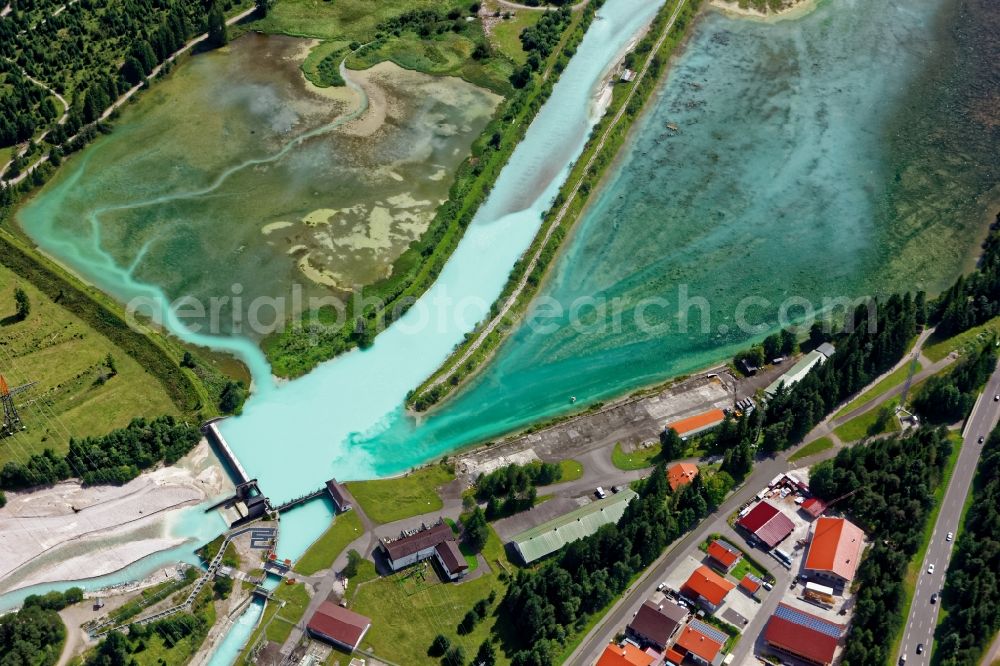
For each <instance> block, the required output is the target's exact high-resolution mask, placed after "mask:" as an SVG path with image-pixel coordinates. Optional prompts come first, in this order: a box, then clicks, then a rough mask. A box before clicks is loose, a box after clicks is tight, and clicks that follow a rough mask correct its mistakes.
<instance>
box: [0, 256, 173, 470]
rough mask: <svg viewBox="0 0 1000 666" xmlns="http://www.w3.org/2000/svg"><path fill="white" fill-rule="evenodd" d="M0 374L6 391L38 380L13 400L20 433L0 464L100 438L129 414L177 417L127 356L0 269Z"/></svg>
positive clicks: (2, 451)
mask: <svg viewBox="0 0 1000 666" xmlns="http://www.w3.org/2000/svg"><path fill="white" fill-rule="evenodd" d="M16 287H20V288H22V289H24V291H25V292H26V293H27V294H28V300H29V302H30V304H31V311H30V314H29V315H28V317H27V319H25V320H24V321H18V320H17V319H16V317H15V316H14V312H15V310H14V308H15V306H14V289H15V288H16ZM109 354H110V355H111V356H112V358H113V361H114V366H115V370H116V372H117V374H114V375H112V373H111V370H110V368H109V367H108V355H109ZM0 373H2V374H3V375H4V377H5V378H6V380H7V383H8V384H9V385H10V386H11V387H14V386H19V385H21V384H25V383H28V382H38V383H37V384H36V385H35V386H33V387H32V388H30V389H28V390H27V391H25V392H24V393H22V394H20V395H19V396H18V397H17V398H16V400H15V404H16V405H17V407H18V409H19V411H20V414H21V418H22V419H23V421H24V424H25V426H27V430H25V431H24V432H22V433H20V434H18V435H17V436H16V437H14V438H11V439H7V440H4V442H3V444H4V445H3V446H0V465H2V464H4V463H6V462H8V461H10V460H21V461H24V459H26V458H27V456H29V455H31V454H32V453H38V452H41V451H42V449H44V448H51V449H53V450H55V451H56V452H57V453H62V452H65V451H66V450H67V449H68V447H69V438H70V437H71V436H73V437H82V436H89V435H102V434H106V433H107V432H109V431H111V430H113V429H115V428H120V427H124V426H125V425H127V424H128V422H129V421H130V420H132V419H133V418H135V417H137V416H158V415H161V414H174V415H177V414H178V413H179V412H178V410H177V408H176V406H175V405H174V403H173V401H171V399H170V396H169V395H167V392H166V390H165V389H164V388H163V385H162V384H161V383H160V382H159V381H157V379H156V377H154V376H153V375H152V374H150V373H149V372H148V371H146V370H145V369H144V368H143V367H142V366H140V365H139V363H138V362H136V361H135V360H134V359H133V358H132V357H131V356H129V355H128V354H127V353H126V352H125V351H123V350H122V349H121V348H120V347H118V346H116V345H115V344H113V343H112V342H111V341H110V340H108V339H107V338H106V337H104V336H102V335H101V334H99V333H98V332H97V331H95V330H94V329H93V328H91V327H90V326H88V325H87V324H86V323H84V321H83V320H81V319H80V318H79V317H77V316H75V315H74V314H72V313H71V312H69V311H68V310H66V309H65V308H63V307H61V306H59V305H57V304H56V303H55V302H53V301H52V300H51V299H49V298H48V297H46V296H45V295H43V294H42V293H41V292H40V291H39V290H38V289H36V288H35V286H34V285H32V284H31V283H29V282H28V281H26V280H22V279H20V278H18V277H17V276H16V275H15V274H14V273H13V272H12V271H10V269H8V268H7V267H5V266H2V265H0Z"/></svg>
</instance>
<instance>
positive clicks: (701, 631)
mask: <svg viewBox="0 0 1000 666" xmlns="http://www.w3.org/2000/svg"><path fill="white" fill-rule="evenodd" d="M727 638H728V636H726V634H724V633H723V632H721V631H719V630H718V629H716V628H715V627H712V626H709V625H707V624H705V623H704V622H702V621H700V620H691V621H690V622H688V624H687V626H686V627H684V631H682V632H681V635H680V636H679V637H678V638H677V642H676V643H674V647H673V649H672V650H671V652H672V653H674V654H676V655H682V656H683V657H687V658H689V659H690V660H691V661H693V662H695V663H696V664H705V665H707V664H712V663H714V662H715V659H716V657H718V656H719V653H720V652H722V646H724V645H725V644H726V639H727ZM667 658H668V659H670V660H673V655H671V654H668V655H667ZM677 663H680V662H677Z"/></svg>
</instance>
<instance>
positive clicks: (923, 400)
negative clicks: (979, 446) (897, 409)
mask: <svg viewBox="0 0 1000 666" xmlns="http://www.w3.org/2000/svg"><path fill="white" fill-rule="evenodd" d="M996 365H997V354H996V346H995V343H994V341H993V340H992V339H991V340H989V341H987V343H986V344H984V345H983V346H982V347H980V349H979V350H977V351H976V352H975V353H974V354H972V355H968V356H965V357H963V358H962V360H961V361H959V362H958V363H957V364H956V366H955V368H954V369H953V370H952V371H951V372H949V373H948V374H945V375H937V376H934V377H931V378H930V379H928V380H927V383H926V384H925V385H924V386H923V387H922V388H921V389H920V391H919V392H918V393H917V395H916V396H915V397H914V398H913V408H914V409H915V410H916V411H917V412H918V413H919V414H920V416H922V417H923V418H924V419H926V420H928V421H930V422H931V423H955V422H957V421H961V420H962V419H963V418H965V416H966V415H967V414H968V413H969V412H971V411H972V406H973V405H974V404H975V402H976V395H977V394H978V392H979V387H981V386H982V385H983V383H985V382H986V380H987V379H989V377H990V375H991V374H993V369H994V368H996Z"/></svg>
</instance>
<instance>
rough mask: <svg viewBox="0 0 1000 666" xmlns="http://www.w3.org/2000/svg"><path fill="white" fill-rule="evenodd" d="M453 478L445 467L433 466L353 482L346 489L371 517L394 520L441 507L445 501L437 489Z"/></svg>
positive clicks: (385, 521)
mask: <svg viewBox="0 0 1000 666" xmlns="http://www.w3.org/2000/svg"><path fill="white" fill-rule="evenodd" d="M454 478H455V474H454V472H451V471H450V470H448V469H447V468H445V467H444V466H442V465H430V466H428V467H422V468H420V469H418V470H416V471H414V472H410V473H409V474H407V475H405V476H398V477H395V478H392V479H376V480H374V481H352V482H349V483H348V484H347V488H348V490H350V491H351V494H352V495H354V499H356V500H357V501H358V504H360V505H361V508H362V509H364V511H365V513H366V514H368V517H369V518H371V519H372V520H374V521H375V522H376V523H391V522H393V521H395V520H402V519H403V518H410V517H411V516H419V515H420V514H422V513H428V512H430V511H437V510H438V509H440V508H441V507H442V506H444V503H443V502H442V501H441V498H440V497H439V496H438V493H437V489H438V488H439V487H440V486H443V485H444V484H446V483H449V482H451V481H453V480H454Z"/></svg>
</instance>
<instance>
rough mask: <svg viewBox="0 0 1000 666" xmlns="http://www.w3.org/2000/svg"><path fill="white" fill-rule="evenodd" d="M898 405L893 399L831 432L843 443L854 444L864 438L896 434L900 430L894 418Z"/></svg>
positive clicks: (896, 399) (897, 400) (895, 399)
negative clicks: (890, 433)
mask: <svg viewBox="0 0 1000 666" xmlns="http://www.w3.org/2000/svg"><path fill="white" fill-rule="evenodd" d="M898 404H899V398H893V399H892V400H889V401H887V402H886V403H884V404H883V405H882V406H881V407H879V408H878V409H872V410H871V411H868V412H865V413H864V414H862V415H861V416H856V417H855V418H853V419H851V420H850V421H848V422H847V423H845V424H844V425H842V426H840V427H839V428H835V429H834V431H833V432H834V434H835V435H837V437H839V438H840V440H841V441H842V442H844V443H847V442H856V441H858V440H860V439H864V438H865V437H872V436H874V435H881V434H883V433H887V432H898V431H899V430H900V426H899V420H898V419H897V418H896V416H895V411H896V406H897V405H898Z"/></svg>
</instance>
